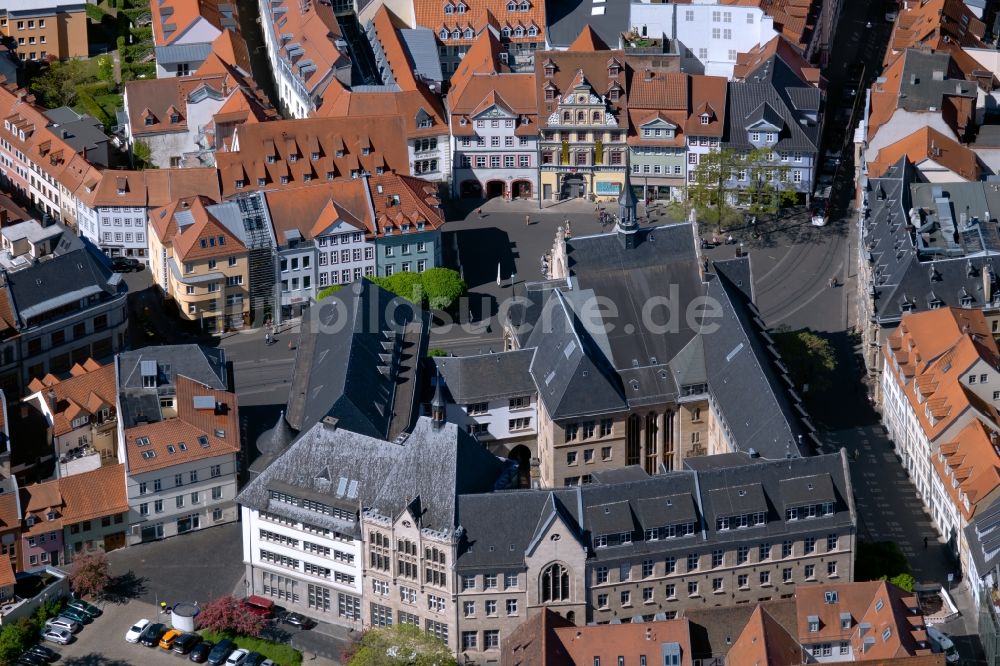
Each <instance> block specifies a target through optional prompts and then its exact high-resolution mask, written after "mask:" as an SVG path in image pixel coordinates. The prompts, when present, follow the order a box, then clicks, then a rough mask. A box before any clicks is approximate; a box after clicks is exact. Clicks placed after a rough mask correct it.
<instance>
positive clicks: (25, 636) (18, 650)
mask: <svg viewBox="0 0 1000 666" xmlns="http://www.w3.org/2000/svg"><path fill="white" fill-rule="evenodd" d="M37 631H38V628H37V627H36V626H35V624H34V623H33V622H32V621H31V620H30V619H28V618H26V617H25V618H21V619H20V620H18V621H17V622H14V623H12V624H9V625H4V627H3V629H2V630H0V662H3V663H5V664H13V663H14V662H16V661H17V658H18V657H19V656H20V655H21V654H22V653H23V652H24V651H25V650H27V649H28V648H29V647H30V646H31V645H33V644H34V642H35V638H36V637H35V632H37Z"/></svg>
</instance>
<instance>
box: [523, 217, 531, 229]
mask: <svg viewBox="0 0 1000 666" xmlns="http://www.w3.org/2000/svg"><path fill="white" fill-rule="evenodd" d="M524 226H526V227H530V226H531V216H530V215H525V216H524Z"/></svg>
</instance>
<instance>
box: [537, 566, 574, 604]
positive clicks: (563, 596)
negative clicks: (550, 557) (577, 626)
mask: <svg viewBox="0 0 1000 666" xmlns="http://www.w3.org/2000/svg"><path fill="white" fill-rule="evenodd" d="M568 600H569V572H568V571H566V567H564V566H563V565H561V564H550V565H549V566H548V567H547V568H546V569H545V570H544V571H542V602H543V603H545V602H547V601H568Z"/></svg>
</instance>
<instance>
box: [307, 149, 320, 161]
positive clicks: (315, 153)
mask: <svg viewBox="0 0 1000 666" xmlns="http://www.w3.org/2000/svg"><path fill="white" fill-rule="evenodd" d="M309 159H311V160H313V161H315V160H318V159H319V152H318V151H316V152H313V153H310V155H309Z"/></svg>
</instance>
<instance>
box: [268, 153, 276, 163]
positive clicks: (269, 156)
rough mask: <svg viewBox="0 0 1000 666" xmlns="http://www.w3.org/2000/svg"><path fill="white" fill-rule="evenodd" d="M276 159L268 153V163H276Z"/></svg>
mask: <svg viewBox="0 0 1000 666" xmlns="http://www.w3.org/2000/svg"><path fill="white" fill-rule="evenodd" d="M274 161H275V157H274V155H268V156H267V163H268V164H274Z"/></svg>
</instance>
